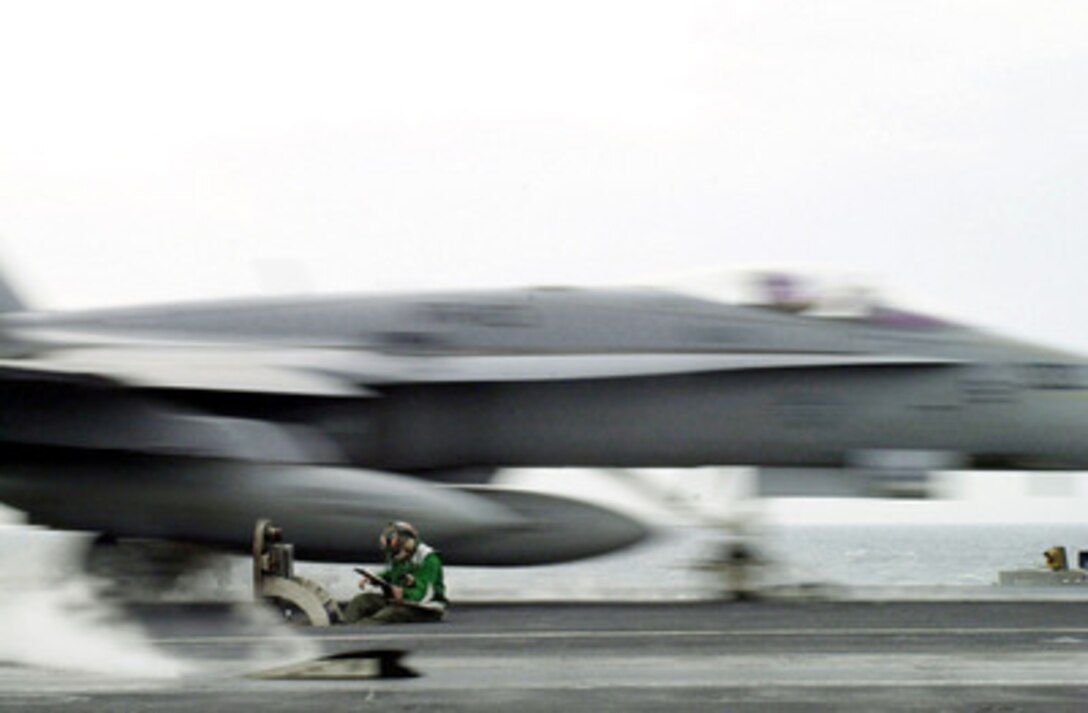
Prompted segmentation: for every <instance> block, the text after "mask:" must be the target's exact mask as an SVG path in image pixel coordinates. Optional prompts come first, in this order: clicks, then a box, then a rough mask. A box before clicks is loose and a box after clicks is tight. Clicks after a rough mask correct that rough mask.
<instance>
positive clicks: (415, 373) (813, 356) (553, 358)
mask: <svg viewBox="0 0 1088 713" xmlns="http://www.w3.org/2000/svg"><path fill="white" fill-rule="evenodd" d="M312 356H313V361H312V362H311V364H310V367H311V368H314V369H316V370H319V371H322V372H323V373H326V374H330V375H331V374H338V375H340V376H341V378H343V379H345V380H348V381H352V382H354V383H357V384H365V385H366V386H370V387H375V388H378V387H381V386H382V385H385V384H426V383H474V382H514V381H566V380H586V379H622V378H638V377H650V376H668V375H681V374H704V373H712V372H721V371H752V370H775V369H812V368H835V367H863V366H887V367H894V366H942V365H945V366H947V365H954V364H959V363H961V362H960V361H958V360H952V359H940V358H928V357H915V356H895V355H883V354H821V353H743V352H731V353H631V354H622V353H609V354H524V355H507V354H502V355H493V354H486V355H485V354H479V355H475V354H474V355H434V356H431V355H394V354H386V353H375V352H366V353H358V352H339V353H327V352H326V353H320V354H314V355H312Z"/></svg>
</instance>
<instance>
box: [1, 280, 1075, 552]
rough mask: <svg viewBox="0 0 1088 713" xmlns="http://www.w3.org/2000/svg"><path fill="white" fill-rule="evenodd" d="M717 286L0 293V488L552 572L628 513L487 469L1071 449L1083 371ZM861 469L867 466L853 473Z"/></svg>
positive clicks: (155, 520) (231, 537)
mask: <svg viewBox="0 0 1088 713" xmlns="http://www.w3.org/2000/svg"><path fill="white" fill-rule="evenodd" d="M758 284H759V285H760V289H761V293H762V297H761V299H758V300H749V301H741V302H740V303H733V304H727V303H722V302H720V301H716V300H710V299H705V298H701V297H697V296H692V295H688V294H684V293H681V292H676V291H670V290H665V289H652V288H623V289H620V288H607V289H606V288H596V289H575V288H564V289H555V288H548V289H502V290H479V291H465V292H434V293H419V294H398V295H363V296H353V297H331V296H322V297H316V296H312V297H305V298H295V299H288V298H275V299H248V300H230V301H214V302H203V303H192V304H178V305H156V306H145V307H138V308H124V309H108V310H91V311H81V312H68V313H46V312H38V311H34V310H32V309H30V308H28V307H27V305H25V304H24V303H23V302H22V301H21V300H20V299H19V298H18V296H17V295H16V293H15V292H14V291H13V290H12V289H10V287H9V286H6V285H0V308H2V310H3V314H2V316H0V501H3V502H5V503H7V504H8V505H11V506H12V507H15V508H18V509H20V510H22V511H24V512H25V513H27V516H28V518H29V519H30V521H31V522H34V523H40V524H44V525H48V526H51V527H56V528H65V529H79V530H90V531H95V532H100V533H103V534H104V535H105V536H106V537H108V538H116V539H121V538H152V539H164V540H173V541H181V542H189V543H197V544H202V545H210V546H213V547H220V548H226V549H228V550H234V551H245V550H247V549H248V547H249V543H250V537H251V534H252V527H253V522H254V521H255V520H256V519H257V518H259V517H269V518H272V519H273V520H275V521H276V522H277V523H278V524H279V525H281V526H282V527H284V528H285V529H286V530H288V531H289V532H290V533H291V537H292V541H293V542H294V543H295V547H296V551H297V553H298V556H299V557H300V558H303V559H314V560H329V561H360V560H364V559H366V558H367V557H377V555H378V552H377V550H376V548H377V543H376V541H375V537H374V533H376V532H378V530H379V529H380V527H381V524H382V523H384V522H385V521H387V520H389V519H391V518H402V519H408V520H411V521H413V522H415V523H416V524H417V525H418V526H419V527H420V528H421V529H422V530H423V531H424V532H425V533H426V534H427V539H428V541H430V542H432V543H433V544H434V545H435V546H436V547H439V548H440V549H441V550H442V551H443V553H444V556H445V558H446V559H447V560H448V561H449V562H450V563H455V564H473V565H514V564H534V563H544V562H556V561H563V560H570V559H576V558H580V557H586V556H591V555H594V554H599V553H603V552H608V551H611V550H615V549H618V548H621V547H624V546H627V545H630V544H632V543H634V542H637V541H639V540H640V539H642V538H643V537H644V536H645V535H646V533H647V530H646V528H645V527H644V526H643V525H642V524H640V523H638V522H635V521H634V520H632V519H630V518H628V517H626V516H624V515H621V514H619V513H616V512H612V511H610V510H608V509H606V508H602V507H598V506H594V505H589V504H586V503H582V502H579V501H576V500H572V499H567V498H560V497H555V496H547V495H542V494H537V493H529V492H521V491H517V490H511V489H503V488H499V487H497V486H495V485H493V484H490V483H489V479H490V477H491V475H492V474H493V473H495V472H496V471H497V470H498V469H501V468H507V467H547V466H589V467H607V468H635V467H670V468H676V467H687V466H705V465H731V464H739V465H746V466H757V467H762V468H767V469H782V468H786V469H790V470H789V471H788V472H789V473H790V475H789V479H788V481H787V484H786V490H795V491H798V492H804V491H805V488H806V483H807V478H808V476H807V475H806V473H808V472H815V471H814V470H806V469H816V468H819V469H836V470H835V471H834V472H836V473H838V474H840V476H839V477H840V479H841V480H842V481H843V482H847V483H851V484H855V485H859V486H860V487H862V489H872V488H873V486H874V483H875V484H876V488H877V489H878V490H879V487H880V484H881V482H885V483H887V482H891V481H889V480H885V481H882V480H881V474H882V473H892V474H896V475H897V477H898V476H902V475H903V473H907V474H908V475H909V474H911V473H917V472H922V471H924V470H926V469H931V468H941V467H956V468H972V467H979V468H1025V467H1053V468H1084V467H1088V398H1086V397H1088V371H1086V369H1085V366H1086V364H1085V361H1084V360H1083V359H1082V358H1081V357H1079V356H1075V355H1070V354H1066V353H1063V352H1060V351H1057V350H1053V349H1049V348H1046V347H1043V346H1037V345H1033V344H1027V343H1021V342H1016V341H1013V340H1010V339H1007V338H1004V337H1001V336H998V335H994V334H990V333H987V332H985V331H981V330H977V329H974V328H971V327H967V326H962V325H958V324H953V323H949V322H947V321H943V320H939V319H935V318H931V317H928V316H925V315H921V314H916V313H909V312H905V311H901V310H895V309H891V308H888V307H886V306H883V305H881V304H879V303H877V302H875V301H873V300H869V299H862V298H857V299H851V300H841V299H840V300H838V301H837V302H836V301H835V300H823V301H821V299H819V298H818V297H814V296H813V295H811V294H809V293H808V292H807V291H806V289H804V288H803V287H802V286H801V285H802V284H803V283H800V282H798V281H796V278H792V277H790V276H785V275H779V274H774V273H766V274H764V275H762V276H761V278H760V280H759V282H758ZM874 474H875V475H874Z"/></svg>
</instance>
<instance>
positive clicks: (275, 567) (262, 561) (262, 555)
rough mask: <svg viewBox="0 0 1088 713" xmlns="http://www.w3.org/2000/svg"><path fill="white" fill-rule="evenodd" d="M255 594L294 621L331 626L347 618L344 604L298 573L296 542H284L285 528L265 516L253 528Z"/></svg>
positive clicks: (255, 596)
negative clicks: (296, 573)
mask: <svg viewBox="0 0 1088 713" xmlns="http://www.w3.org/2000/svg"><path fill="white" fill-rule="evenodd" d="M253 596H254V598H256V599H257V600H258V601H261V600H264V601H267V602H269V603H271V604H272V605H273V606H275V607H276V608H277V609H279V611H280V612H281V613H282V614H283V616H284V618H285V619H287V620H289V621H291V622H294V623H299V624H308V625H310V626H330V625H332V624H338V623H340V622H341V621H343V619H344V616H343V613H342V612H341V610H340V604H339V603H338V602H337V601H336V600H335V599H333V597H332V595H331V594H329V593H328V592H327V591H326V590H325V589H324V588H323V587H322V586H321V585H319V584H318V583H317V582H314V581H312V580H309V579H306V578H305V577H299V576H296V575H295V548H294V545H290V544H287V543H285V542H283V530H282V529H281V528H278V527H275V526H274V525H273V524H272V522H271V521H270V520H265V519H261V520H258V521H257V525H256V527H255V528H254V530H253Z"/></svg>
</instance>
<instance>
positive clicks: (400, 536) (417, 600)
mask: <svg viewBox="0 0 1088 713" xmlns="http://www.w3.org/2000/svg"><path fill="white" fill-rule="evenodd" d="M378 542H379V544H380V545H381V549H382V553H383V554H384V555H385V565H386V566H385V569H384V570H382V571H381V572H379V573H378V574H377V575H372V574H370V573H368V572H366V571H365V570H356V571H358V572H359V573H360V574H362V575H363V579H362V580H360V582H359V588H360V589H366V588H368V587H372V586H373V587H378V588H380V589H381V590H382V591H381V593H378V592H363V593H362V594H359V595H357V596H356V597H355V598H354V599H352V600H351V602H350V603H349V604H348V606H347V609H346V610H345V612H344V621H345V623H348V624H355V623H358V624H362V623H374V624H401V623H408V622H424V621H439V620H441V619H442V618H443V617H444V616H445V614H446V607H447V606H448V605H449V602H448V601H447V600H446V585H445V583H444V582H443V578H442V560H441V559H440V558H439V556H438V552H437V551H435V550H434V549H433V548H432V547H430V546H429V545H427V544H426V543H425V542H423V541H422V540H420V538H419V531H418V530H416V528H415V527H413V526H412V525H411V524H410V523H407V522H404V521H397V522H391V523H389V524H388V525H386V526H385V528H384V529H383V530H382V534H381V537H380V538H379V540H378Z"/></svg>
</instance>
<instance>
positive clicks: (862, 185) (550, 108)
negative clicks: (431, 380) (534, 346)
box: [0, 0, 1088, 352]
mask: <svg viewBox="0 0 1088 713" xmlns="http://www.w3.org/2000/svg"><path fill="white" fill-rule="evenodd" d="M1086 38H1088V4H1086V3H1084V2H1080V1H1070V2H1048V1H1046V0H1036V1H1029V0H1021V1H1019V2H1003V1H1000V0H984V1H980V2H925V1H921V0H910V1H903V2H894V1H886V2H871V1H864V2H816V1H808V2H800V1H799V2H776V1H770V2H769V1H767V0H755V1H752V2H683V1H677V0H669V1H666V2H655V3H645V2H642V3H640V2H631V1H621V2H592V1H588V0H578V1H576V2H563V1H560V0H548V1H547V2H535V3H532V2H453V1H449V0H446V1H441V2H420V1H414V2H413V1H406V2H388V1H385V2H374V3H366V2H358V1H352V2H313V1H308V2H294V3H284V2H270V1H268V0H262V1H261V2H230V1H229V0H215V1H214V2H197V1H193V0H187V1H185V2H173V3H170V2H145V1H139V2H110V1H104V0H96V1H95V2H52V1H49V0H38V1H35V2H18V1H12V2H6V1H5V0H0V263H2V265H3V270H4V271H5V272H6V273H7V274H8V276H9V277H10V278H11V279H12V281H13V282H15V283H16V285H17V286H18V287H19V288H20V289H21V290H22V291H23V292H24V293H25V294H26V296H27V297H28V299H29V300H30V301H32V302H33V303H34V304H36V305H38V306H41V307H46V308H56V309H70V308H78V307H84V306H98V305H114V304H125V303H135V302H148V301H163V300H176V299H190V298H198V297H215V296H228V295H240V294H260V293H264V292H268V291H275V290H293V289H298V288H300V287H304V288H307V289H312V290H319V291H336V292H344V291H375V290H386V289H405V288H432V287H450V286H478V285H523V284H537V285H540V284H547V285H555V284H587V283H588V284H594V283H623V282H631V283H646V282H649V281H652V280H654V279H655V278H657V277H658V276H661V277H672V276H675V275H677V274H683V273H689V272H693V271H707V270H715V269H730V268H732V267H735V266H737V265H742V266H752V265H780V264H802V265H803V264H816V265H825V266H834V267H837V268H840V269H846V270H848V271H851V272H857V273H861V274H865V275H868V276H870V277H871V278H872V279H873V280H874V281H875V282H876V283H877V284H878V286H879V287H880V288H881V289H882V290H884V291H885V292H887V293H889V294H890V295H892V296H894V297H896V298H899V299H900V300H906V301H907V302H908V303H909V304H913V305H916V306H920V307H923V308H927V309H933V310H936V311H938V312H940V313H943V314H945V315H948V316H952V317H956V318H960V319H966V320H969V321H973V322H976V323H980V324H982V325H985V326H989V327H992V328H996V329H999V330H1004V331H1007V332H1009V333H1012V334H1016V335H1019V336H1024V337H1029V338H1036V339H1040V340H1043V341H1046V342H1050V343H1053V344H1056V345H1059V346H1066V347H1073V348H1077V349H1081V350H1083V351H1086V352H1088V320H1085V319H1084V313H1085V307H1084V300H1083V299H1082V295H1084V293H1085V291H1086V287H1088V280H1085V269H1086V268H1088V161H1086V160H1085V158H1086V155H1088V39H1086Z"/></svg>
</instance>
